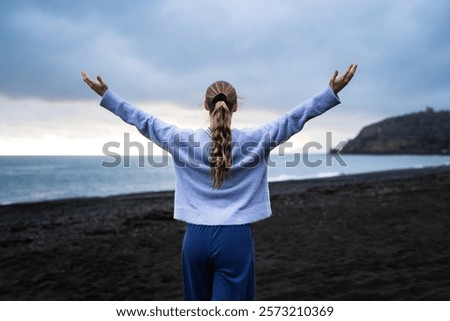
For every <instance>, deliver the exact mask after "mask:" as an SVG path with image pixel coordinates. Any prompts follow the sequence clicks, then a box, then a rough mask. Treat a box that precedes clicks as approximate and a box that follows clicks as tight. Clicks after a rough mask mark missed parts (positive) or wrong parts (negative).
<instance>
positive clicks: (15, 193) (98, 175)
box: [0, 154, 450, 205]
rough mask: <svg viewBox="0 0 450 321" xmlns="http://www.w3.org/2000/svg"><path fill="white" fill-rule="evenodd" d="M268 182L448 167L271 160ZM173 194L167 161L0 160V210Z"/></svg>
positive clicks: (398, 159)
mask: <svg viewBox="0 0 450 321" xmlns="http://www.w3.org/2000/svg"><path fill="white" fill-rule="evenodd" d="M267 166H268V178H269V181H284V180H293V179H311V178H323V177H332V176H339V175H351V174H357V173H367V172H377V171H384V170H394V169H408V168H423V167H432V166H450V156H434V155H433V156H430V155H426V156H416V155H389V156H387V155H379V156H373V155H340V154H335V155H325V154H316V155H313V154H309V155H300V154H291V155H271V156H270V159H269V161H268V162H267ZM174 188H175V174H174V170H173V162H172V159H171V158H170V156H145V157H144V156H141V157H139V156H120V157H118V156H116V157H115V158H111V157H109V156H0V205H6V204H14V203H28V202H36V201H46V200H59V199H69V198H77V197H99V196H100V197H104V196H111V195H119V194H130V193H140V192H151V191H167V190H173V189H174Z"/></svg>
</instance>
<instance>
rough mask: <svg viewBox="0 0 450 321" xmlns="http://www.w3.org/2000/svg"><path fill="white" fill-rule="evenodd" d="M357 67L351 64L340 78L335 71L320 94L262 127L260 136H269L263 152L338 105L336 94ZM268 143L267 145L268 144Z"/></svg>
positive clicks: (345, 84) (351, 76)
mask: <svg viewBox="0 0 450 321" xmlns="http://www.w3.org/2000/svg"><path fill="white" fill-rule="evenodd" d="M356 68H357V65H356V64H351V65H350V66H348V67H347V69H346V70H345V72H344V73H343V75H342V76H340V77H338V71H337V70H336V71H335V72H334V73H333V75H332V76H331V79H330V81H329V86H328V87H327V88H326V89H325V90H324V91H323V92H322V93H320V94H318V95H316V96H314V97H313V98H311V99H309V100H307V101H305V102H304V103H302V104H300V105H298V106H297V107H295V108H294V109H292V110H290V111H289V112H287V113H285V114H283V115H282V116H281V117H279V118H278V119H276V120H274V121H273V122H270V123H267V124H265V125H263V126H262V127H261V128H260V130H261V132H260V135H261V134H264V135H267V134H269V135H270V142H269V141H268V140H267V139H266V140H265V144H264V145H265V150H270V149H272V148H275V147H276V146H278V145H279V144H281V143H283V142H284V141H286V140H288V139H289V138H290V137H291V136H292V135H294V134H296V133H298V132H299V131H300V130H301V129H302V128H303V126H304V125H305V123H306V122H307V121H308V120H310V119H312V118H314V117H317V116H319V115H321V114H323V113H324V112H326V111H327V110H329V109H330V108H332V107H334V106H336V105H338V104H339V103H340V100H339V97H338V96H337V94H338V93H339V92H340V91H341V90H342V89H343V88H344V87H345V86H347V85H348V83H349V82H350V80H351V79H352V78H353V76H354V75H355V72H356ZM268 143H269V144H268Z"/></svg>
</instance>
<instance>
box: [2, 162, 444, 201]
mask: <svg viewBox="0 0 450 321" xmlns="http://www.w3.org/2000/svg"><path fill="white" fill-rule="evenodd" d="M446 168H450V165H436V166H425V167H418V168H401V169H390V170H379V171H371V172H363V173H352V174H338V175H333V176H325V177H309V178H303V179H286V180H276V181H269V188H270V191H271V193H272V188H271V187H272V186H274V187H275V186H277V185H279V184H282V185H283V184H292V183H293V184H302V183H303V184H313V185H315V184H314V183H316V182H317V183H318V184H322V183H326V182H328V181H330V182H331V181H335V180H337V181H347V178H349V180H355V179H356V180H358V179H366V178H368V179H373V178H375V177H379V176H382V175H389V176H391V175H393V174H395V175H396V176H398V175H403V176H408V175H410V174H411V172H414V171H420V172H425V171H426V172H428V171H434V170H435V169H436V170H440V169H446ZM173 194H174V190H160V191H148V192H147V191H144V192H135V193H123V194H122V193H119V194H111V195H104V196H103V195H98V196H80V197H78V196H75V197H69V198H60V199H49V200H36V201H29V202H15V203H0V209H1V208H2V207H9V206H27V205H37V206H39V205H44V204H52V203H55V204H56V203H66V202H78V201H82V202H84V201H89V200H105V199H124V198H135V197H136V198H141V197H157V196H158V195H160V196H170V195H172V196H173Z"/></svg>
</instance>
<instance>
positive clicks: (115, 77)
mask: <svg viewBox="0 0 450 321" xmlns="http://www.w3.org/2000/svg"><path fill="white" fill-rule="evenodd" d="M449 8H450V5H449V4H447V2H446V1H444V0H441V1H434V2H429V1H425V0H423V1H410V2H400V3H399V2H392V1H388V0H384V1H376V2H364V3H362V2H360V1H356V0H351V1H340V2H336V1H325V2H323V1H321V2H317V1H316V2H308V3H305V2H300V1H288V0H286V1H277V2H273V1H227V2H226V3H225V2H223V1H194V2H188V1H151V2H148V1H135V2H133V3H125V2H123V1H95V2H94V1H77V2H65V1H39V2H37V1H20V2H19V1H17V2H16V1H14V2H13V1H3V2H2V3H0V19H1V20H0V40H1V42H2V44H4V46H2V50H1V52H0V59H1V61H2V66H1V69H0V83H1V85H0V93H2V94H3V95H8V96H12V97H25V96H37V97H42V98H45V99H85V98H88V97H92V94H91V92H89V90H87V89H86V88H85V86H84V84H83V83H82V82H81V81H80V78H79V70H80V69H81V68H85V69H86V70H87V71H88V72H90V73H91V74H92V75H95V74H97V73H100V74H102V75H103V76H104V77H105V79H107V80H108V82H109V84H110V85H111V86H112V87H113V88H114V89H115V90H116V91H118V92H119V93H120V94H122V95H123V96H126V97H127V98H129V99H131V100H138V99H139V100H142V99H150V100H152V99H154V100H173V101H176V102H179V103H182V104H184V105H191V106H193V107H196V106H198V103H199V101H200V100H201V96H202V94H203V90H204V89H205V88H206V86H208V84H209V83H210V82H212V81H214V80H217V79H227V80H229V81H231V82H232V83H234V84H235V85H236V87H237V88H238V90H239V91H240V92H241V93H242V94H243V95H244V96H246V97H248V99H246V103H248V104H249V105H251V106H260V107H261V108H268V109H269V108H270V109H273V108H280V109H284V110H285V109H286V108H289V107H291V106H292V105H294V104H296V103H298V102H299V100H303V99H306V98H308V97H309V96H310V95H311V94H313V93H315V92H316V91H318V90H321V89H322V88H323V87H324V86H326V84H327V82H328V77H329V75H330V74H331V72H332V71H333V70H334V69H335V68H339V69H343V68H345V66H346V65H347V64H348V63H352V62H358V63H359V64H360V71H359V73H358V75H357V77H356V78H355V81H354V83H352V84H351V85H350V86H351V87H350V88H349V89H348V91H349V93H347V92H346V93H343V96H348V97H351V99H352V100H351V102H352V105H350V106H349V108H348V112H351V111H352V110H355V109H357V108H361V106H362V107H363V108H377V112H378V113H379V114H380V115H391V114H399V113H404V112H407V111H409V110H410V109H412V108H416V109H417V108H421V107H422V105H423V104H443V102H442V99H447V101H448V98H449V97H448V96H445V95H442V94H439V95H434V94H433V93H435V92H439V93H440V92H442V90H443V88H445V86H447V85H448V83H449V80H450V76H449V75H448V73H447V72H446V70H447V69H448V62H447V57H448V54H449V53H450V46H449V45H448V44H449V43H450V41H448V40H449V39H448V38H449V36H448V32H447V30H448V27H449V23H448V19H446V17H448V16H449V13H450V12H449ZM2 9H5V10H2ZM3 48H5V49H3ZM350 92H351V94H350ZM428 100H431V101H428ZM433 100H436V101H433ZM426 101H428V102H426ZM402 102H404V106H403V105H401V106H399V104H401V103H402ZM394 106H399V107H398V109H397V110H394V109H393V107H394Z"/></svg>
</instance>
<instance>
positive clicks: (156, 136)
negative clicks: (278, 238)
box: [81, 64, 357, 300]
mask: <svg viewBox="0 0 450 321" xmlns="http://www.w3.org/2000/svg"><path fill="white" fill-rule="evenodd" d="M356 68H357V65H356V64H352V65H350V66H349V67H348V68H347V70H346V71H345V72H344V74H343V75H342V76H341V77H338V71H335V72H334V74H333V75H332V76H331V79H330V81H329V86H328V87H327V88H326V89H325V90H324V91H323V92H322V93H320V94H319V95H316V96H315V97H313V98H312V99H310V100H308V101H306V102H304V103H303V104H301V105H299V106H297V107H296V108H294V109H292V110H291V111H290V112H287V113H285V114H284V115H282V116H281V117H279V118H278V119H276V120H274V121H272V122H269V123H266V124H264V125H262V126H260V127H257V128H252V129H234V128H233V129H232V128H231V118H232V114H233V113H234V112H236V111H237V109H238V103H237V95H236V90H235V89H234V88H233V86H232V85H231V84H229V83H228V82H225V81H217V82H215V83H213V84H212V85H210V86H209V87H208V89H207V90H206V95H205V103H204V106H205V109H206V110H207V111H208V112H209V119H210V127H209V128H208V129H197V130H188V129H180V128H177V127H176V126H173V125H170V124H167V123H165V122H163V121H162V120H160V119H158V118H156V117H154V116H151V115H149V114H147V113H146V112H143V111H141V110H140V109H138V108H136V107H134V106H133V105H131V104H130V103H128V102H127V101H125V100H123V99H122V98H120V97H119V96H117V95H116V94H115V93H114V92H112V91H111V90H109V89H108V86H107V85H106V83H105V82H104V81H103V80H102V78H101V77H100V76H98V77H97V80H98V81H94V80H92V79H91V78H89V76H88V75H87V74H86V73H85V72H81V74H82V77H83V80H84V81H85V82H86V83H87V84H88V85H89V87H91V89H92V90H94V91H95V92H96V93H97V94H99V95H100V96H102V100H101V103H100V105H101V106H103V107H105V108H106V109H108V110H110V111H111V112H113V113H114V114H116V115H117V116H119V117H120V118H121V119H122V120H124V121H125V122H127V123H129V124H131V125H134V126H136V128H137V129H138V130H139V131H140V132H141V133H142V134H143V135H144V136H146V137H147V138H149V139H150V140H152V141H153V142H154V143H156V144H157V145H158V146H160V147H161V148H163V149H165V150H167V151H168V152H169V153H171V155H172V157H173V161H174V164H175V174H176V188H175V210H174V218H175V219H177V220H181V221H184V222H186V223H187V227H186V232H185V236H184V241H183V247H182V261H183V280H184V294H185V299H186V300H254V292H255V291H254V289H255V277H254V276H255V273H254V254H253V236H252V230H251V226H250V224H251V223H253V222H256V221H259V220H262V219H265V218H267V217H269V216H270V215H271V208H270V203H269V188H268V182H267V166H266V164H267V160H268V157H269V153H270V151H271V150H272V149H273V148H275V147H276V146H277V145H279V144H281V143H282V142H284V141H286V140H288V139H289V137H291V136H292V135H294V134H295V133H297V132H299V131H300V130H301V129H302V128H303V125H304V124H305V123H306V121H308V120H309V119H311V118H313V117H315V116H318V115H320V114H322V113H323V112H325V111H326V110H328V109H330V108H331V107H333V106H335V105H337V104H339V103H340V101H339V99H338V97H337V94H338V93H339V92H340V91H341V90H342V89H343V88H344V87H345V86H346V85H347V84H348V83H349V82H350V80H351V79H352V77H353V75H354V74H355V72H356Z"/></svg>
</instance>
